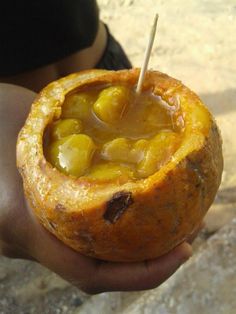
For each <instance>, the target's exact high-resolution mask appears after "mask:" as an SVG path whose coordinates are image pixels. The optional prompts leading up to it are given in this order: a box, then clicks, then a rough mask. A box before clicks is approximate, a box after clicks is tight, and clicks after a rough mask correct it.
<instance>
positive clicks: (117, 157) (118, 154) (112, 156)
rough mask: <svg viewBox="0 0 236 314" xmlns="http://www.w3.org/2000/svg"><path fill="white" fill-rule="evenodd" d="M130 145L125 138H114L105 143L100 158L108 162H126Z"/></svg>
mask: <svg viewBox="0 0 236 314" xmlns="http://www.w3.org/2000/svg"><path fill="white" fill-rule="evenodd" d="M129 151H130V144H129V142H128V140H127V139H125V138H116V139H114V140H113V141H110V142H108V143H106V144H105V145H104V146H103V149H102V151H101V156H102V157H103V158H104V159H105V160H110V161H120V162H122V161H123V162H125V161H128V160H127V159H128V155H129Z"/></svg>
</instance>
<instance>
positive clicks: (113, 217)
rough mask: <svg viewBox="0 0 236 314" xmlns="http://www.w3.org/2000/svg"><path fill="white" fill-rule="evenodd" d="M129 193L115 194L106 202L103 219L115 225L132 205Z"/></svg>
mask: <svg viewBox="0 0 236 314" xmlns="http://www.w3.org/2000/svg"><path fill="white" fill-rule="evenodd" d="M133 202H134V201H133V198H132V193H131V192H126V191H120V192H117V193H115V194H114V195H113V196H112V198H111V199H110V200H109V201H108V202H107V205H106V211H105V213H104V215H103V218H104V219H105V220H107V221H109V222H110V223H115V222H116V221H117V220H118V219H119V218H120V217H121V215H122V214H123V213H124V211H125V210H126V209H127V208H128V207H129V206H130V205H131V204H133Z"/></svg>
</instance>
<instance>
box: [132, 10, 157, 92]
mask: <svg viewBox="0 0 236 314" xmlns="http://www.w3.org/2000/svg"><path fill="white" fill-rule="evenodd" d="M158 18H159V15H158V14H156V15H155V18H154V22H153V25H152V29H151V33H150V36H149V39H148V45H147V48H146V51H145V55H144V60H143V65H142V68H141V71H140V74H139V79H138V85H137V88H136V92H137V94H140V93H141V91H142V85H143V80H144V77H145V74H146V71H147V67H148V62H149V59H150V56H151V52H152V46H153V42H154V39H155V35H156V29H157V21H158Z"/></svg>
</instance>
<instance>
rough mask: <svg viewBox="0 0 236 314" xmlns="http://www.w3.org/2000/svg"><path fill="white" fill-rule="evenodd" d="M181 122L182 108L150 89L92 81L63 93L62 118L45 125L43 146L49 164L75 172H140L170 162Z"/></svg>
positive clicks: (97, 175)
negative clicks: (91, 84)
mask: <svg viewBox="0 0 236 314" xmlns="http://www.w3.org/2000/svg"><path fill="white" fill-rule="evenodd" d="M183 128H184V125H183V118H182V114H181V109H180V108H177V107H175V106H173V105H169V104H168V103H166V102H165V101H163V100H162V99H161V97H160V96H157V95H154V94H153V93H152V92H151V91H145V92H143V93H142V94H139V95H138V94H136V92H135V90H134V88H131V87H129V86H124V85H117V86H112V87H111V86H110V87H109V86H106V87H104V86H102V87H96V88H94V89H93V90H90V89H87V90H85V91H83V92H78V93H76V94H73V95H69V96H67V98H66V100H65V103H64V105H63V107H62V115H61V119H60V120H59V121H56V122H54V123H53V124H52V125H50V126H49V128H48V133H49V139H48V140H47V142H49V144H46V145H45V146H46V147H45V152H46V157H47V159H48V160H49V161H50V162H51V163H52V165H53V166H55V167H57V168H58V169H59V170H60V171H62V172H64V173H66V174H71V175H73V176H76V177H79V176H84V175H85V176H88V177H89V178H94V179H96V180H101V181H106V180H108V181H109V180H113V179H115V178H119V180H121V178H123V180H124V181H126V180H128V179H138V178H144V177H147V176H149V175H152V174H153V173H155V172H156V171H158V169H159V168H160V167H161V166H163V165H164V164H165V163H166V162H168V160H169V159H170V158H171V155H172V154H173V153H174V152H175V150H176V149H177V148H178V146H179V143H180V138H181V131H182V130H183ZM78 134H83V135H86V136H87V137H86V138H83V137H81V136H79V135H78ZM63 135H64V137H63ZM72 136H74V137H73V138H72ZM82 139H83V141H82ZM89 139H91V141H90V140H89ZM80 141H81V147H80ZM73 145H75V146H76V147H74V146H73ZM86 149H88V151H86ZM77 154H81V156H78V157H76V156H77ZM65 160H66V161H67V162H66V164H67V167H66V168H65V167H63V165H64V164H65ZM70 164H71V167H69V166H68V165H70ZM80 165H81V166H80ZM74 169H76V171H75V170H74Z"/></svg>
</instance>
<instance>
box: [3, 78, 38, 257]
mask: <svg viewBox="0 0 236 314" xmlns="http://www.w3.org/2000/svg"><path fill="white" fill-rule="evenodd" d="M34 98H35V94H34V93H33V92H31V91H29V90H27V89H24V88H22V87H19V86H15V85H8V84H0V147H1V155H0V246H1V251H0V252H1V253H2V254H5V255H12V254H13V253H12V252H10V251H11V244H12V243H14V245H15V247H17V237H18V236H17V234H16V232H15V230H18V233H19V228H23V225H22V221H23V220H25V218H26V217H25V215H26V213H25V210H24V206H25V204H24V196H23V188H22V182H21V179H20V176H19V174H18V171H17V168H16V157H15V155H16V154H15V150H16V140H17V135H18V132H19V130H20V128H21V127H22V125H23V123H24V121H25V118H26V116H27V113H28V111H29V108H30V104H31V103H32V101H33V99H34ZM9 226H11V228H9ZM22 231H24V230H22ZM24 232H26V230H25V231H24ZM7 252H8V253H7Z"/></svg>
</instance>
